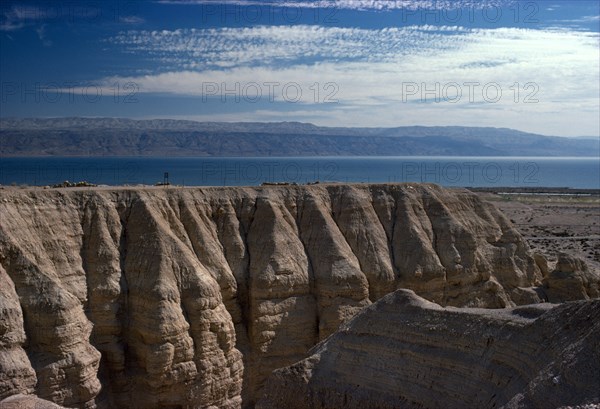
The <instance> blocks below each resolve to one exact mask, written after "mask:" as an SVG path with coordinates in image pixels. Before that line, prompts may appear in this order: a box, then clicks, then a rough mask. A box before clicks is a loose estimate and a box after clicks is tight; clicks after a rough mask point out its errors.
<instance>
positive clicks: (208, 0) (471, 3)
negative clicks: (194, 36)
mask: <svg viewBox="0 0 600 409" xmlns="http://www.w3.org/2000/svg"><path fill="white" fill-rule="evenodd" d="M159 3H166V4H188V5H210V6H219V5H235V6H262V7H271V6H272V7H287V8H337V9H350V10H398V9H404V10H420V9H422V10H454V9H458V8H476V9H481V8H486V7H502V6H504V7H505V6H507V5H510V4H513V3H515V1H514V0H477V1H475V0H313V1H306V0H283V1H277V0H275V1H273V0H271V1H268V0H160V1H159Z"/></svg>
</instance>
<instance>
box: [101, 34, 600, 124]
mask: <svg viewBox="0 0 600 409" xmlns="http://www.w3.org/2000/svg"><path fill="white" fill-rule="evenodd" d="M110 41H111V42H113V43H114V44H116V45H118V46H119V47H124V49H126V50H127V51H128V52H131V53H134V54H136V53H139V54H140V55H144V56H147V55H151V56H153V58H155V59H156V61H157V62H159V63H160V65H161V66H162V68H157V70H156V71H155V72H154V73H151V74H149V75H142V76H128V77H123V76H113V77H110V78H106V79H104V80H103V81H104V83H105V84H112V83H114V82H121V83H124V82H134V83H136V84H138V85H139V87H140V92H141V93H167V94H177V95H191V96H196V97H200V96H205V95H206V91H207V89H206V84H207V83H211V84H213V85H212V86H213V88H211V91H214V86H216V87H217V88H218V90H217V93H216V94H215V95H211V96H214V97H216V98H218V97H219V96H220V95H221V94H220V92H221V91H223V88H224V89H226V90H229V91H231V90H233V92H234V93H238V94H240V95H241V97H242V98H241V99H240V100H239V101H238V102H241V103H244V102H252V101H250V100H251V99H252V98H247V99H246V101H244V98H243V97H244V94H243V93H244V89H245V87H246V88H248V86H249V84H258V86H259V87H260V92H261V93H262V96H263V101H264V99H265V98H267V96H268V90H267V87H266V86H265V85H264V84H266V83H269V82H271V83H276V84H278V87H279V88H278V89H277V92H275V93H274V94H273V101H272V102H274V103H287V102H289V100H286V95H285V94H283V93H282V92H283V88H284V87H285V85H286V84H291V83H293V84H297V85H298V87H299V89H301V90H302V96H301V98H299V99H298V100H297V101H294V102H296V103H297V104H300V105H298V108H297V109H296V111H297V112H299V113H300V112H301V113H302V116H301V119H302V120H305V119H306V115H308V114H307V113H308V112H311V111H319V109H318V108H314V109H313V108H307V109H300V108H299V107H300V106H302V105H304V106H307V107H309V106H312V105H314V104H317V105H318V104H321V105H320V106H321V107H325V105H322V104H323V97H324V94H326V93H327V92H329V91H331V89H325V87H326V85H327V84H329V83H334V84H335V86H336V87H337V90H336V92H335V95H334V96H335V100H337V101H338V103H337V104H335V105H333V106H331V105H327V107H326V108H327V112H330V113H331V118H332V120H335V119H337V120H339V121H342V122H340V123H342V124H352V125H367V126H369V125H372V126H375V125H377V124H379V123H386V124H387V125H390V126H392V125H394V124H396V125H398V124H404V123H406V121H410V122H411V123H419V122H420V123H423V124H431V122H432V118H430V117H427V115H434V116H435V117H436V119H435V121H434V122H437V124H444V123H448V121H450V120H452V121H451V122H453V123H454V122H455V121H460V120H465V122H463V124H464V123H467V122H468V123H471V124H475V125H492V126H493V125H494V124H497V123H521V124H522V125H523V126H521V128H520V129H525V130H530V131H536V132H542V133H553V132H554V133H556V131H557V129H558V128H556V122H557V120H556V118H557V117H561V116H564V115H567V114H569V113H570V114H571V115H574V116H576V117H578V118H579V119H580V121H579V124H578V125H580V127H581V128H582V129H584V130H585V131H584V130H582V131H578V132H577V133H578V134H594V133H596V134H597V133H598V132H599V130H598V121H597V116H598V113H599V110H600V108H599V107H598V98H597V96H598V93H599V92H600V89H599V84H598V80H597V73H598V71H599V70H600V66H599V65H600V64H599V61H598V41H599V36H598V33H591V32H581V31H569V30H566V29H564V28H563V29H540V30H532V29H519V28H495V29H475V28H464V27H434V26H411V27H403V28H386V29H380V30H367V29H358V28H338V27H321V26H260V27H251V28H248V27H247V28H220V29H205V30H194V29H182V30H172V31H168V30H165V31H160V32H158V31H152V32H151V31H127V32H123V33H121V34H120V35H119V36H116V37H114V38H112V39H111V40H110ZM548 44H552V47H548ZM164 67H168V69H164ZM215 84H216V85H215ZM407 84H413V85H412V87H413V88H407ZM449 84H451V85H449ZM467 84H477V85H476V86H474V87H475V88H474V90H473V95H472V96H471V89H469V85H467ZM488 84H492V85H493V86H492V87H491V88H489V87H488V88H489V89H488V93H487V94H484V88H485V86H486V85H488ZM253 86H254V85H253ZM415 86H416V90H415V88H414V87H415ZM315 87H317V88H319V92H320V94H319V97H318V98H316V99H315ZM457 87H458V88H457ZM255 88H256V87H254V88H253V89H252V90H251V91H252V92H253V93H254V94H255V93H256V92H255V91H256V90H255ZM498 89H499V90H500V92H501V93H502V95H501V98H500V99H499V100H497V101H496V100H495V94H496V93H497V90H498ZM423 90H425V91H427V90H429V93H427V92H425V97H427V95H429V97H428V98H423V96H424V94H423ZM415 91H416V92H415ZM457 92H460V93H461V94H462V97H461V98H459V99H457V98H455V97H456V94H457ZM254 94H252V95H254ZM252 95H251V96H252ZM231 99H232V97H231V96H230V97H229V99H228V101H231ZM288 99H294V98H288ZM526 99H529V101H528V102H526V101H525V100H526ZM450 100H452V101H451V102H450ZM248 109H249V111H251V112H258V111H257V110H258V106H253V105H252V104H251V103H249V104H248ZM274 110H275V109H274ZM261 112H263V113H264V110H263V111H261ZM267 112H268V111H267ZM261 115H262V114H261ZM283 115H285V114H283ZM290 115H292V114H290ZM468 118H470V121H466V119H468ZM484 118H485V119H484ZM533 118H535V122H536V124H537V125H535V126H532V125H531V124H529V125H527V121H531V120H532V119H533ZM315 119H316V120H317V121H318V122H320V123H325V122H324V121H323V120H322V119H323V115H322V114H321V115H319V116H316V117H315ZM414 119H417V120H416V121H415V120H414ZM515 121H516V122H515ZM326 122H327V123H330V121H326ZM330 124H332V123H330ZM548 124H552V126H553V128H552V129H550V128H547V126H549V125H548ZM569 128H571V129H569ZM572 128H573V127H572V126H567V125H565V124H564V123H563V129H562V131H563V133H564V134H570V133H571V132H573V131H574V130H573V129H572Z"/></svg>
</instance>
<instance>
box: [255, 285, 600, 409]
mask: <svg viewBox="0 0 600 409" xmlns="http://www.w3.org/2000/svg"><path fill="white" fill-rule="evenodd" d="M599 342H600V300H594V301H579V302H573V303H566V304H561V305H553V304H537V305H530V306H525V307H516V308H508V309H504V310H483V309H472V308H465V309H457V308H452V307H447V308H443V307H441V306H439V305H437V304H434V303H431V302H428V301H426V300H424V299H423V298H421V297H419V296H417V295H416V294H415V293H414V292H412V291H410V290H398V291H396V292H395V293H392V294H389V295H387V296H385V297H384V298H382V299H381V300H380V301H378V302H377V303H375V304H373V305H371V306H370V307H368V308H366V309H364V310H363V311H362V312H360V313H359V314H358V315H357V316H356V317H355V318H354V319H352V320H351V321H350V322H349V323H347V324H345V325H343V326H342V327H341V328H340V329H339V330H338V331H337V332H336V333H335V334H333V335H332V336H331V337H329V338H328V339H327V340H326V341H324V342H322V343H321V344H319V345H318V346H316V347H315V348H314V349H313V350H312V351H311V353H310V354H309V356H308V357H307V358H306V359H304V360H302V361H300V362H298V363H296V364H294V365H292V366H289V367H286V368H282V369H278V370H276V371H274V372H273V374H272V375H271V377H270V378H269V380H268V382H267V384H266V387H265V389H264V395H263V398H262V400H261V401H259V403H258V404H257V408H261V409H271V408H281V407H286V408H289V409H305V408H306V409H308V408H311V409H319V408H350V409H352V408H361V409H363V408H423V407H426V408H432V409H434V408H444V409H446V408H467V407H468V408H505V409H509V408H510V409H513V408H514V409H516V408H549V407H552V408H559V407H597V405H600V388H598V385H600V368H599V367H598V362H600V349H599V348H598V345H599Z"/></svg>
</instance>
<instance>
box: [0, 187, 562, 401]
mask: <svg viewBox="0 0 600 409" xmlns="http://www.w3.org/2000/svg"><path fill="white" fill-rule="evenodd" d="M0 215H1V218H0V223H1V224H0V226H1V229H0V266H1V268H0V280H1V283H2V285H1V287H0V303H1V309H0V315H1V316H2V323H1V324H0V368H2V374H1V375H0V399H1V398H3V397H6V396H9V395H12V394H15V393H19V392H20V393H35V394H37V395H38V396H39V397H40V398H42V399H46V400H50V401H52V402H55V403H57V404H59V405H63V406H77V407H86V408H94V407H100V408H102V407H111V408H112V407H116V408H118V407H123V408H126V407H132V405H134V406H136V407H140V408H172V407H179V406H183V407H185V406H186V405H189V406H194V407H210V406H215V407H220V408H238V407H241V406H244V407H249V406H252V405H253V404H254V402H255V401H256V400H257V399H258V397H259V396H260V393H261V389H262V387H263V385H264V382H265V380H266V379H267V377H268V376H269V375H270V373H271V372H272V371H273V370H274V369H277V368H280V367H283V366H286V365H290V364H292V363H294V362H296V361H298V360H300V359H303V358H304V357H305V356H306V352H307V351H308V350H309V349H310V348H311V347H313V346H314V345H315V344H316V343H317V342H319V341H320V340H323V339H325V338H326V337H328V336H329V335H331V334H332V333H334V332H335V331H336V330H337V329H338V327H339V326H340V324H343V323H345V322H347V321H348V320H349V319H350V318H352V317H353V316H354V315H355V314H357V313H358V312H359V311H361V309H363V308H364V307H365V306H368V305H370V304H371V303H372V302H374V301H376V300H378V299H380V298H381V297H383V296H384V295H385V294H387V293H389V292H391V291H394V290H396V289H397V288H410V289H413V290H414V291H415V292H416V293H417V294H419V295H420V296H422V297H424V298H426V299H428V300H430V301H433V302H436V303H438V304H440V305H444V306H456V307H483V308H504V307H511V306H514V305H515V304H528V303H534V302H539V301H540V299H541V298H540V296H539V295H538V292H536V291H533V290H532V289H531V288H532V286H540V285H541V280H542V275H541V273H540V270H539V268H538V266H537V265H536V262H535V261H534V258H533V256H532V254H531V252H530V250H529V248H528V246H527V244H526V243H525V241H524V240H523V239H522V237H521V236H520V235H519V234H518V232H517V231H516V230H515V229H514V227H513V226H512V225H511V224H510V222H509V221H508V220H507V219H506V218H505V217H504V216H503V215H502V214H501V213H500V212H499V211H498V210H497V209H496V208H495V207H494V206H493V205H491V204H489V203H486V202H482V201H481V200H480V199H479V198H478V197H477V196H476V195H474V194H472V193H470V192H468V191H466V190H445V189H442V188H440V187H437V186H435V185H417V184H400V185H397V184H394V185H316V186H269V187H256V188H193V189H176V188H170V189H162V188H161V189H159V188H148V189H125V188H118V189H108V188H107V189H102V188H97V189H93V190H89V189H57V190H39V189H38V190H22V191H21V190H17V189H8V190H6V191H2V196H1V197H0ZM560 297H562V296H560ZM560 297H559V298H560ZM5 317H6V318H5ZM7 374H8V375H7ZM36 379H37V383H36Z"/></svg>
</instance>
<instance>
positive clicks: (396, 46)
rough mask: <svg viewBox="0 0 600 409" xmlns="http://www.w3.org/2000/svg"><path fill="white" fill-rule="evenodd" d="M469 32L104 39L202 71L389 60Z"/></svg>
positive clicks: (186, 33) (270, 30)
mask: <svg viewBox="0 0 600 409" xmlns="http://www.w3.org/2000/svg"><path fill="white" fill-rule="evenodd" d="M469 33H470V30H467V29H465V28H463V27H457V26H454V27H450V26H448V27H446V26H442V27H434V26H410V27H403V28H385V29H381V30H368V29H359V28H340V27H322V26H304V25H296V26H259V27H247V28H219V29H205V30H198V29H180V30H162V31H127V32H123V33H120V34H119V35H117V36H115V37H112V38H110V39H109V40H108V41H109V42H110V43H113V44H116V45H118V46H121V47H123V50H124V51H125V52H128V53H134V54H140V55H144V56H149V57H150V58H153V59H155V60H156V61H158V62H160V63H162V64H165V65H166V66H173V65H178V66H179V67H180V68H182V69H191V70H203V69H211V68H231V67H238V66H247V65H253V66H256V65H281V64H285V65H289V64H294V63H299V62H302V63H303V64H305V63H306V61H307V59H308V60H313V61H315V62H318V61H371V62H394V61H397V60H399V59H401V58H403V57H405V56H406V55H410V54H414V53H431V52H434V51H435V50H446V51H451V50H453V49H456V48H458V47H460V46H462V45H464V43H466V42H470V41H473V38H471V37H469V36H468V35H467V34H469ZM449 34H451V35H449Z"/></svg>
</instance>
